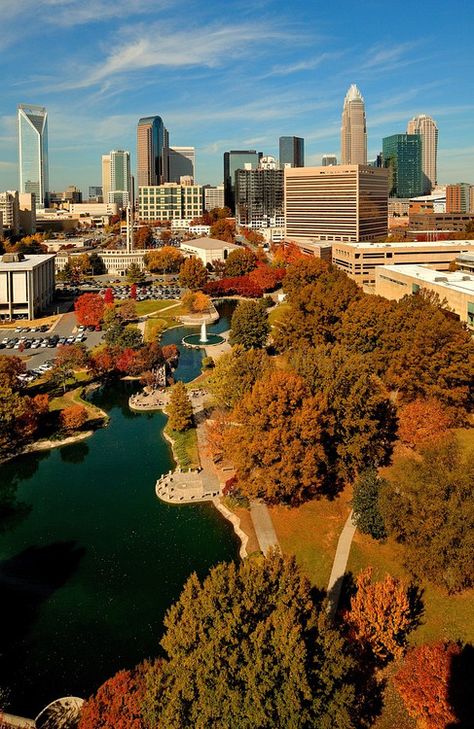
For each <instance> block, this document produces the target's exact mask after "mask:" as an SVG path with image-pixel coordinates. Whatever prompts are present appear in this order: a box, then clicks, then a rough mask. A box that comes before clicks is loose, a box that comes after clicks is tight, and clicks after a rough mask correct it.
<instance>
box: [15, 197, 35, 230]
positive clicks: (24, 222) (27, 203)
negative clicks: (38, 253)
mask: <svg viewBox="0 0 474 729" xmlns="http://www.w3.org/2000/svg"><path fill="white" fill-rule="evenodd" d="M18 209H19V217H20V230H21V231H22V233H23V234H24V235H33V234H34V233H36V195H35V194H34V192H20V194H19V195H18Z"/></svg>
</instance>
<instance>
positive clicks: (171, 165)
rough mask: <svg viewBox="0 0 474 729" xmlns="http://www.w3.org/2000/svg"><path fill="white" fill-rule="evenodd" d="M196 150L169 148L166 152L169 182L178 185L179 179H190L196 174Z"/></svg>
mask: <svg viewBox="0 0 474 729" xmlns="http://www.w3.org/2000/svg"><path fill="white" fill-rule="evenodd" d="M195 167H196V150H195V149H194V147H170V148H169V150H168V169H169V178H168V179H169V182H176V183H177V184H178V185H179V183H180V180H181V177H192V179H193V180H194V178H195V176H196V173H195Z"/></svg>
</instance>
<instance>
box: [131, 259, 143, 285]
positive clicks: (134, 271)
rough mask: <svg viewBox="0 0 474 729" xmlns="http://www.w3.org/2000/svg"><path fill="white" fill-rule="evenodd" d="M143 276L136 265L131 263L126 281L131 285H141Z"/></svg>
mask: <svg viewBox="0 0 474 729" xmlns="http://www.w3.org/2000/svg"><path fill="white" fill-rule="evenodd" d="M144 280H145V274H144V272H143V271H142V270H141V269H140V266H139V265H138V263H131V264H130V266H129V268H128V270H127V281H128V282H129V283H131V284H137V283H143V281H144Z"/></svg>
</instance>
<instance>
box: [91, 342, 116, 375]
mask: <svg viewBox="0 0 474 729" xmlns="http://www.w3.org/2000/svg"><path fill="white" fill-rule="evenodd" d="M89 366H90V368H91V370H92V372H93V373H94V374H96V375H100V376H103V375H108V374H110V373H111V372H113V370H114V369H115V352H114V351H113V350H112V349H111V348H110V347H108V346H105V347H103V346H102V347H100V348H96V349H94V350H93V352H92V353H91V355H90V358H89Z"/></svg>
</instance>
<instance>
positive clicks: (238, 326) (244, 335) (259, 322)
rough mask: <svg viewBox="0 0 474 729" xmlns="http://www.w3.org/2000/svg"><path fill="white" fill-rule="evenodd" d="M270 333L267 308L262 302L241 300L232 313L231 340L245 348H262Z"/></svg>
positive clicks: (232, 342)
mask: <svg viewBox="0 0 474 729" xmlns="http://www.w3.org/2000/svg"><path fill="white" fill-rule="evenodd" d="M269 333H270V324H269V323H268V314H267V311H266V308H265V307H264V306H262V305H261V303H260V302H258V303H257V302H255V301H240V302H239V304H238V305H237V308H236V309H235V311H234V313H233V314H232V320H231V330H230V337H229V342H230V343H231V344H241V345H242V347H243V348H244V349H262V347H264V346H265V344H266V343H267V339H268V335H269Z"/></svg>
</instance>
